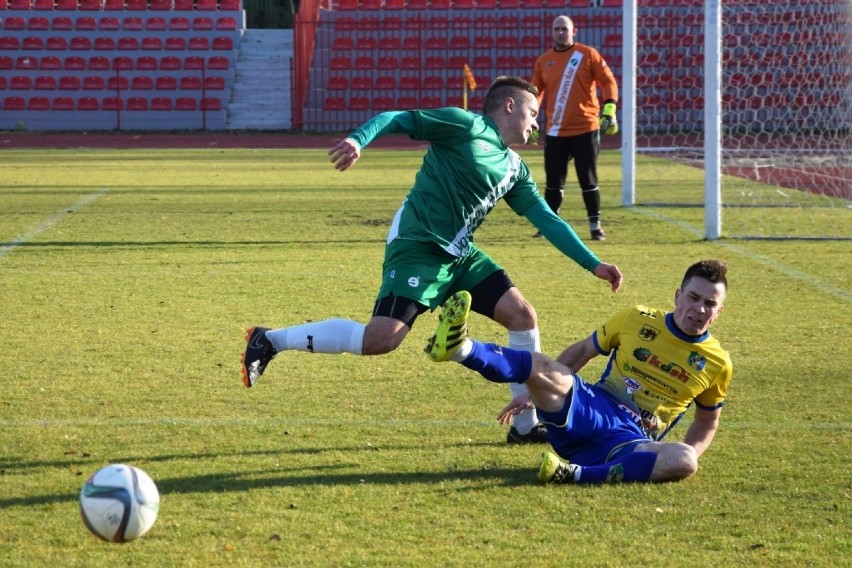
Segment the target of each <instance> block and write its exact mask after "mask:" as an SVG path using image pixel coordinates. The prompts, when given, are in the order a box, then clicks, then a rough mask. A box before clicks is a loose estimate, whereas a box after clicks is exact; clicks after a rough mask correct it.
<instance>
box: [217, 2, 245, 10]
mask: <svg viewBox="0 0 852 568" xmlns="http://www.w3.org/2000/svg"><path fill="white" fill-rule="evenodd" d="M241 9H242V7H241V5H240V0H220V2H219V10H221V11H223V12H228V11H236V10H241Z"/></svg>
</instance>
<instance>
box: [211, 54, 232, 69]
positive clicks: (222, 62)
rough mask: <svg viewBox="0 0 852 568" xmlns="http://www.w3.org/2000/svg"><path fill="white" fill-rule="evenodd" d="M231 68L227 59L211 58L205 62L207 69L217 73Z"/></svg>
mask: <svg viewBox="0 0 852 568" xmlns="http://www.w3.org/2000/svg"><path fill="white" fill-rule="evenodd" d="M230 67H231V62H230V61H229V60H228V58H227V57H221V56H218V55H217V56H213V57H211V58H210V59H208V60H207V68H208V69H214V70H218V71H227V70H228V69H230Z"/></svg>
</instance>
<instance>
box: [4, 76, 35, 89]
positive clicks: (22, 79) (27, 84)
mask: <svg viewBox="0 0 852 568" xmlns="http://www.w3.org/2000/svg"><path fill="white" fill-rule="evenodd" d="M9 88H10V89H11V90H13V91H29V90H30V89H32V88H33V80H32V79H30V78H29V77H27V76H26V75H16V76H15V77H12V78H11V79H9Z"/></svg>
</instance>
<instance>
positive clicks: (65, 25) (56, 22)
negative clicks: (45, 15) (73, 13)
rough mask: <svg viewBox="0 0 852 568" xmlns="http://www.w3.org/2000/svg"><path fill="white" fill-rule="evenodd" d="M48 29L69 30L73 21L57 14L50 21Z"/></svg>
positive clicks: (72, 26) (72, 27)
mask: <svg viewBox="0 0 852 568" xmlns="http://www.w3.org/2000/svg"><path fill="white" fill-rule="evenodd" d="M50 29H52V30H59V31H65V30H71V29H74V21H73V20H72V19H71V18H68V17H66V16H57V17H55V18H53V21H52V22H51V23H50Z"/></svg>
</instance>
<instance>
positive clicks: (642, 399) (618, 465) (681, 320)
mask: <svg viewBox="0 0 852 568" xmlns="http://www.w3.org/2000/svg"><path fill="white" fill-rule="evenodd" d="M726 273H727V264H726V263H725V262H724V261H721V260H702V261H700V262H697V263H695V264H693V265H692V266H690V267H689V268H688V269H687V271H686V273H685V274H684V277H683V280H682V281H681V285H680V288H678V289H677V290H676V291H675V294H674V300H675V308H674V310H673V311H671V312H665V311H663V310H656V309H649V308H646V307H644V306H635V307H633V308H629V309H626V310H622V311H620V312H618V313H616V314H615V315H614V316H613V317H611V318H610V319H609V320H607V321H606V322H605V323H604V324H603V325H601V326H600V327H598V329H597V330H595V332H594V333H592V335H590V336H589V337H587V338H586V339H584V340H582V341H579V342H577V343H575V344H573V345H571V346H569V347H568V348H567V349H565V351H563V352H562V354H561V355H560V356H559V358H558V360H556V361H554V360H552V359H549V358H548V357H546V356H544V355H542V354H540V353H529V352H525V351H518V350H514V349H510V348H508V347H500V346H498V345H494V344H486V343H481V342H478V341H474V340H471V339H469V338H467V328H466V321H467V312H465V311H464V310H459V309H457V305H465V304H466V301H465V299H464V294H466V293H465V292H462V293H459V294H456V295H455V296H453V297H452V298H451V299H450V300H449V301H448V302H447V304H446V305H445V307H444V313H443V317H442V320H441V323H440V324H439V326H438V330H437V332H436V334H435V336H433V337H432V339H431V340H430V342H429V345H427V348H426V350H427V353H428V354H429V356H430V358H431V359H432V360H433V361H447V360H452V361H456V362H459V363H461V364H462V365H464V366H465V367H468V368H469V369H472V370H475V371H478V372H479V373H480V374H482V376H483V377H485V378H486V379H488V380H490V381H492V382H501V383H505V382H508V383H518V384H524V385H526V387H527V390H528V393H527V394H522V395H519V396H517V397H515V398H514V399H513V400H512V402H511V403H509V405H507V406H506V407H505V408H504V409H503V410H502V411H501V412H500V415H499V417H498V419H499V420H500V421H501V422H503V423H507V422H509V421H510V420H511V419H512V416H513V415H515V414H518V413H520V412H523V411H526V410H527V409H529V408H533V407H534V408H536V410H537V412H538V419H539V420H540V421H542V423H544V424H545V425H546V427H547V434H548V438H549V440H550V443H551V446H552V447H553V449H554V451H555V452H556V454H558V455H559V457H561V458H564V459H565V460H569V461H568V462H564V461H562V460H561V459H559V457H557V455H556V454H554V453H552V452H545V453H544V455H543V459H542V463H541V466H540V468H539V479H540V480H541V481H542V482H545V483H548V482H562V483H575V482H576V483H606V482H621V481H673V480H679V479H684V478H687V477H689V476H691V475H693V474H694V473H695V472H697V471H698V458H699V456H701V454H702V453H704V451H705V450H706V449H707V448H708V447H709V446H710V443H711V442H712V441H713V437H714V435H715V433H716V429H717V428H718V425H719V417H720V415H721V412H722V405H723V404H724V402H725V398H726V396H727V392H728V385H729V384H730V381H731V372H732V367H731V359H730V356H729V355H728V353H727V352H726V351H725V350H724V349H722V347H721V346H720V345H719V342H718V341H717V340H716V338H715V337H713V336H711V335H710V331H709V330H710V326H711V325H712V324H713V322H714V321H716V318H717V317H718V316H719V314H720V313H721V312H722V306H723V302H724V300H725V296H726V294H727V288H728V284H727V277H726ZM598 355H604V356H608V357H609V363H608V364H607V366H606V369H605V371H604V373H603V376H602V377H601V378H600V380H599V381H598V382H597V383H595V384H590V383H586V382H585V381H583V380H582V379H581V378H580V377H579V376H577V375H576V373H577V372H578V371H579V370H580V369H582V368H583V367H584V366H585V365H586V364H587V363H588V362H589V361H591V360H592V359H593V358H594V357H596V356H598ZM693 403H694V404H695V415H694V418H693V422H692V424H691V425H690V426H689V428H688V429H687V431H686V435H685V437H684V439H683V442H663V441H662V439H663V438H664V437H665V435H666V434H667V433H668V432H669V430H670V429H671V428H672V427H673V426H674V425H675V424H677V422H678V420H680V418H681V417H682V416H683V414H684V413H685V412H686V411H687V409H688V408H689V407H690V406H692V405H693Z"/></svg>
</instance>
